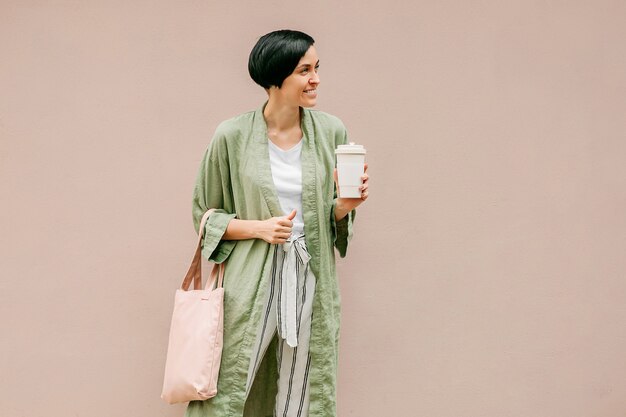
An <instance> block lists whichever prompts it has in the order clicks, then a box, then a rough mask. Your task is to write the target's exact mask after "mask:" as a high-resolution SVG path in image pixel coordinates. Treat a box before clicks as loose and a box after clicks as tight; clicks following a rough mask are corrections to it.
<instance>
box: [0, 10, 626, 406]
mask: <svg viewBox="0 0 626 417" xmlns="http://www.w3.org/2000/svg"><path fill="white" fill-rule="evenodd" d="M624 21H626V3H624V2H623V1H606V0H604V1H531V2H529V1H475V2H465V1H440V0H439V1H405V2H399V1H377V0H373V1H368V2H363V1H355V0H350V1H342V2H327V1H316V2H311V1H309V2H293V1H289V2H287V1H268V2H252V1H249V2H245V3H244V2H211V1H170V2H165V1H77V0H74V1H73V0H55V1H48V2H44V1H24V0H20V1H16V0H0V195H1V196H2V197H1V198H2V203H1V209H0V212H1V217H0V236H1V238H0V253H1V254H2V262H1V264H0V273H1V280H0V290H1V294H2V302H1V303H0V324H1V329H2V335H3V336H2V339H1V342H0V375H1V376H0V393H1V394H0V415H1V416H6V417H39V416H47V417H57V416H58V417H69V416H85V417H112V416H134V417H143V416H145V417H154V416H165V417H169V416H181V415H182V414H183V411H184V407H183V406H168V405H166V404H165V403H163V402H162V401H161V400H160V398H159V394H160V390H161V383H162V377H163V366H164V358H165V350H166V343H167V332H168V327H169V318H170V314H171V308H172V305H173V304H172V303H173V294H174V289H175V288H176V287H177V285H178V284H179V283H180V280H181V279H182V276H183V275H184V272H185V271H186V268H187V266H188V262H189V261H190V257H191V255H192V251H193V245H194V230H193V227H192V222H191V207H190V204H191V192H192V187H193V183H194V179H195V175H196V171H197V168H198V164H199V161H200V158H201V156H202V152H203V151H204V149H205V147H206V146H207V143H208V140H209V139H210V138H211V136H212V134H213V130H214V129H215V126H216V125H217V123H218V122H220V121H221V120H223V119H225V118H227V117H231V116H234V115H235V114H238V113H241V112H244V111H247V110H251V109H254V108H256V107H257V106H258V105H259V104H261V103H262V101H263V100H264V98H265V96H264V94H265V93H264V92H263V91H262V90H261V89H260V88H259V87H257V86H255V85H254V84H253V82H252V81H251V80H250V79H249V77H248V74H247V67H246V65H247V57H248V53H249V51H250V49H251V48H252V46H253V44H254V43H255V42H256V39H257V38H258V37H259V36H261V35H262V34H264V33H266V32H269V31H271V30H274V29H281V28H294V29H300V30H303V31H305V32H308V33H310V34H311V35H313V37H314V38H315V39H316V41H317V42H316V46H317V50H318V53H319V55H320V60H321V68H320V77H321V81H322V82H321V86H320V95H319V99H318V103H319V104H318V106H317V108H319V109H322V110H325V111H328V112H330V113H333V114H336V115H337V116H339V117H340V118H342V119H343V121H344V122H345V124H346V126H347V127H348V129H349V132H350V135H351V139H353V140H354V141H356V142H358V143H362V144H364V145H365V146H366V147H367V149H368V161H369V163H370V170H369V172H370V174H371V198H370V199H369V200H368V202H367V203H366V204H365V205H363V206H362V208H360V210H359V215H358V217H357V222H356V224H355V239H354V241H353V243H352V246H351V248H350V250H349V254H348V257H347V258H346V259H341V260H340V262H339V266H338V268H339V276H340V281H341V290H342V302H343V316H342V336H341V357H340V369H339V413H340V415H341V416H342V417H348V416H354V417H370V416H371V417H378V416H394V417H395V416H428V417H459V416H462V417H482V416H485V417H518V416H519V417H590V416H594V417H612V416H615V417H617V416H624V415H625V413H626V379H625V378H624V375H626V361H625V360H624V358H625V357H626V355H625V352H626V302H625V301H626V280H625V279H624V278H625V277H626V276H625V275H626V274H625V273H626V261H625V258H624V252H625V248H626V217H625V215H624V213H625V212H626V164H625V161H626V140H625V139H626V137H625V132H626V117H625V115H626V100H625V97H626V59H625V57H626V42H624V39H626V26H624Z"/></svg>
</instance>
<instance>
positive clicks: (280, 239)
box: [257, 209, 296, 244]
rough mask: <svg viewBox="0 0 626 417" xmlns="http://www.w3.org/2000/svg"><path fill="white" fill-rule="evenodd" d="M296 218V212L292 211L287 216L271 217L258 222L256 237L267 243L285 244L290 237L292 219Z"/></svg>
mask: <svg viewBox="0 0 626 417" xmlns="http://www.w3.org/2000/svg"><path fill="white" fill-rule="evenodd" d="M294 217H296V210H295V209H294V210H292V211H291V213H289V214H288V215H287V216H279V217H272V218H269V219H267V220H262V221H260V222H259V226H258V229H257V237H258V238H259V239H263V240H264V241H266V242H267V243H271V244H280V243H285V242H286V241H287V239H289V236H291V228H292V227H293V221H292V220H293V218H294Z"/></svg>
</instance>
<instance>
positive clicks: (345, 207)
mask: <svg viewBox="0 0 626 417" xmlns="http://www.w3.org/2000/svg"><path fill="white" fill-rule="evenodd" d="M363 172H364V174H363V176H362V177H361V180H363V184H361V186H360V187H359V189H360V190H361V197H357V198H340V197H338V198H337V208H341V210H340V211H341V212H343V211H345V214H348V213H349V212H350V211H351V210H353V209H355V208H356V207H358V206H359V205H360V204H361V203H362V202H364V201H365V200H367V197H369V190H368V187H369V183H368V181H369V175H368V174H367V163H366V164H365V166H364V169H363ZM333 176H334V177H335V185H336V186H337V194H339V179H338V178H337V168H335V171H334V172H333ZM336 214H339V215H340V213H336ZM341 214H343V213H341ZM345 214H343V215H340V217H339V216H336V217H339V219H341V218H343V217H344V216H345Z"/></svg>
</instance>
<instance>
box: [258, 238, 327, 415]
mask: <svg viewBox="0 0 626 417" xmlns="http://www.w3.org/2000/svg"><path fill="white" fill-rule="evenodd" d="M309 259H310V255H309V253H308V252H307V250H306V245H305V239H304V235H301V236H298V237H295V238H290V239H289V240H288V241H287V243H285V244H283V245H278V246H277V247H276V250H275V251H274V259H273V263H272V270H271V284H270V288H269V290H268V292H267V295H266V302H265V311H264V313H263V316H262V317H261V320H260V324H259V328H258V331H257V337H256V341H255V344H254V348H253V351H252V357H251V359H250V367H249V369H248V382H247V385H246V398H247V397H248V394H249V392H250V388H251V387H252V382H253V381H254V377H255V376H256V372H257V370H258V367H259V366H260V364H261V360H262V359H263V355H264V354H265V352H266V350H267V348H268V346H269V344H270V342H271V341H272V338H273V337H274V335H275V334H276V332H277V331H278V336H279V337H278V347H277V351H276V358H277V362H278V394H277V395H276V407H275V408H274V417H307V416H308V411H309V379H308V374H309V367H310V364H311V355H310V354H309V339H310V336H311V333H310V332H311V313H312V308H313V295H314V294H315V276H314V275H313V272H312V271H311V269H310V268H309V266H308V261H309Z"/></svg>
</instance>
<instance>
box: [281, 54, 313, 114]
mask: <svg viewBox="0 0 626 417" xmlns="http://www.w3.org/2000/svg"><path fill="white" fill-rule="evenodd" d="M318 68H319V58H318V57H317V51H316V50H315V47H314V46H310V47H309V49H308V50H307V51H306V53H305V54H304V56H303V57H302V58H300V61H299V62H298V65H296V68H295V69H294V70H293V72H292V73H291V75H289V76H288V77H287V78H285V80H284V81H283V85H282V87H281V88H277V87H272V88H271V89H270V90H269V91H270V94H273V93H274V94H279V95H280V98H281V101H284V102H286V103H289V104H292V105H294V106H301V107H313V106H315V104H316V101H317V86H318V85H319V83H320V78H319V76H318V74H317V71H318Z"/></svg>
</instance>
